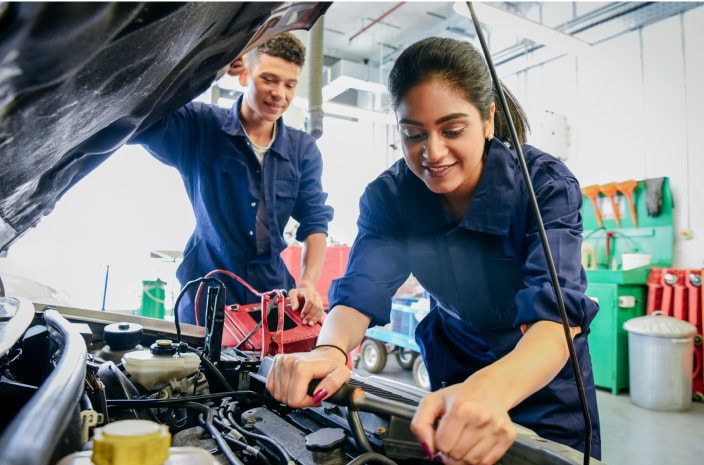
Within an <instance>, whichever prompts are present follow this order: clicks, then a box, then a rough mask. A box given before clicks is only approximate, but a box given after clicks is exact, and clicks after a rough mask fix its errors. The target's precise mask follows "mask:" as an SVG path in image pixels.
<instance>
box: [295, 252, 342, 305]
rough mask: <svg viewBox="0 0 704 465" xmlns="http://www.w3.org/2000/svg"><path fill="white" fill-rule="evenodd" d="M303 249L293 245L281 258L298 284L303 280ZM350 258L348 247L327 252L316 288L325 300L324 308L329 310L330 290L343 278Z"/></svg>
mask: <svg viewBox="0 0 704 465" xmlns="http://www.w3.org/2000/svg"><path fill="white" fill-rule="evenodd" d="M302 249H303V248H302V247H301V246H298V245H291V246H289V247H287V248H286V249H285V250H284V251H283V252H281V258H282V259H283V260H284V263H286V266H287V267H288V271H289V272H291V275H293V278H294V279H295V280H296V282H297V283H298V282H299V281H300V279H301V252H302ZM349 256H350V247H349V246H348V245H331V246H328V248H327V249H326V251H325V262H324V263H323V271H322V272H321V273H320V279H319V280H318V286H317V287H316V288H315V290H316V291H318V293H320V297H322V299H323V308H325V309H326V310H327V309H328V306H329V303H328V288H329V287H330V284H331V283H332V281H333V280H335V279H337V278H340V277H342V275H344V274H345V268H346V267H347V259H348V258H349Z"/></svg>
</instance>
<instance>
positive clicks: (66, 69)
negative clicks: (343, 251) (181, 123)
mask: <svg viewBox="0 0 704 465" xmlns="http://www.w3.org/2000/svg"><path fill="white" fill-rule="evenodd" d="M329 5H330V4H329V3H318V2H305V3H304V2H300V3H299V2H294V3H274V2H244V3H230V2H193V3H162V2H156V3H136V2H134V3H133V2H114V3H108V2H104V3H92V2H85V3H84V2H76V3H64V2H56V3H54V2H48V3H40V2H21V3H14V2H4V3H0V57H2V61H1V62H0V111H2V126H1V127H0V150H1V151H2V152H1V154H2V156H1V157H0V163H1V164H2V167H1V169H0V252H2V251H4V250H7V249H8V248H9V247H10V246H12V245H13V244H14V243H16V242H17V241H18V240H19V239H20V238H21V237H22V236H23V235H24V234H25V233H26V232H27V231H28V230H29V229H31V228H32V227H34V226H35V225H37V224H38V222H39V221H40V219H41V218H42V217H43V216H45V215H47V214H50V213H51V211H52V210H53V208H54V206H55V205H56V202H57V201H58V199H60V198H61V196H62V195H64V193H65V192H67V191H68V190H69V189H70V188H71V187H72V186H74V185H75V184H76V183H77V182H78V181H79V180H81V179H82V178H83V177H85V176H86V175H88V174H89V173H90V172H91V171H92V170H93V169H94V168H95V167H97V166H98V165H100V164H101V163H102V162H103V161H104V160H106V159H107V158H108V157H110V156H111V154H113V153H114V152H115V151H116V150H117V149H119V148H120V147H121V146H122V145H124V144H125V143H126V142H127V141H128V140H130V139H131V138H132V137H134V135H136V134H138V133H139V132H140V130H142V129H143V128H146V127H148V126H149V125H151V124H152V123H154V122H155V121H158V120H159V119H160V118H161V117H163V116H164V115H166V114H168V113H169V112H171V111H173V110H175V109H176V108H179V107H180V106H182V105H184V104H185V103H187V102H189V101H190V100H192V99H193V98H194V97H196V96H197V95H199V94H200V93H201V92H202V91H203V90H204V89H205V88H207V87H208V86H209V85H210V83H211V82H212V81H213V79H214V78H215V76H216V75H217V73H218V72H219V71H220V70H221V69H222V68H223V67H224V66H226V65H227V64H228V63H229V62H230V61H231V60H232V59H233V58H234V57H236V56H237V55H238V54H239V53H241V52H243V51H246V50H248V48H249V47H252V46H253V45H255V44H256V43H258V41H260V40H263V39H265V38H267V37H269V36H271V35H274V34H277V33H279V32H280V31H284V30H292V29H308V28H310V27H311V26H312V25H313V24H314V22H315V21H316V20H317V19H318V18H319V17H321V16H322V15H324V14H325V12H326V10H327V8H328V7H329ZM0 278H1V277H0ZM214 287H217V286H214ZM217 292H218V290H217V289H216V290H215V291H214V292H213V293H212V295H213V301H212V302H211V303H212V305H208V307H209V308H211V310H210V312H209V313H208V315H207V318H206V326H205V327H197V326H192V325H187V324H180V323H179V322H178V320H176V321H174V322H171V321H165V320H161V319H156V318H147V317H144V316H133V315H125V314H118V313H112V312H105V311H98V310H86V309H79V308H73V307H70V306H66V305H62V303H61V302H58V301H57V302H53V303H52V302H42V303H38V302H33V301H31V300H29V299H27V298H26V297H25V296H22V295H5V291H4V288H3V286H2V285H1V284H0V402H1V403H2V408H0V465H10V464H12V465H15V464H22V465H48V464H49V465H54V464H60V465H68V464H78V463H85V464H88V463H120V460H122V462H121V463H136V462H135V460H137V459H136V458H134V457H135V456H134V455H132V457H133V458H132V459H126V458H125V457H128V456H129V454H135V453H136V454H138V458H139V459H140V460H141V459H145V457H151V458H152V461H150V462H140V463H162V462H164V461H165V460H166V458H170V459H171V460H172V461H171V462H169V463H211V464H212V463H218V462H216V461H215V460H218V461H220V463H230V464H237V465H242V464H245V463H246V464H248V465H249V464H259V463H260V464H263V465H274V464H282V465H283V464H293V463H296V464H299V465H319V464H322V463H326V464H338V463H362V462H371V461H377V462H383V463H386V464H394V463H398V464H405V463H419V462H426V463H429V461H428V459H427V457H426V455H425V453H424V452H423V448H422V447H421V445H420V444H419V443H418V441H417V440H416V439H415V437H414V436H413V435H412V433H411V432H410V426H409V425H410V421H411V418H412V416H413V413H414V411H415V408H416V406H417V405H418V403H419V402H420V400H421V399H422V397H423V395H424V394H425V391H423V390H420V389H417V388H416V387H413V386H407V385H402V384H400V383H396V382H393V381H390V380H383V379H379V378H364V377H361V376H358V375H355V374H353V375H352V378H351V381H350V384H349V385H348V386H346V387H345V388H344V389H343V390H342V391H340V393H338V394H336V395H335V396H334V397H333V398H330V399H329V400H326V401H325V402H323V403H322V405H321V406H319V407H314V408H308V409H291V408H288V407H287V406H285V405H281V404H279V403H278V402H276V401H275V400H274V399H273V398H272V397H271V396H270V395H269V394H268V393H267V391H266V389H265V381H266V377H267V374H268V372H269V370H270V369H271V362H272V355H273V354H274V353H275V352H274V351H272V344H260V345H258V346H254V345H253V346H250V347H246V346H241V347H240V344H239V343H237V344H229V345H228V344H225V345H223V340H224V338H225V337H226V336H225V335H224V334H223V327H224V321H225V320H226V315H228V314H229V315H231V314H232V313H235V312H245V311H246V313H247V315H246V316H247V317H252V318H255V317H257V318H258V319H259V322H258V324H257V326H258V328H256V331H259V333H257V332H255V328H252V334H255V335H256V334H261V335H264V334H266V333H267V332H268V333H269V334H270V335H277V334H283V333H284V332H285V330H284V329H282V328H278V327H277V326H276V324H277V321H278V320H279V318H276V316H280V317H281V319H284V316H285V315H284V312H285V311H286V305H285V299H284V298H283V296H277V297H276V299H277V300H276V301H275V302H273V304H272V303H271V302H265V301H262V303H261V305H259V306H256V305H255V306H254V307H252V308H247V309H240V308H226V307H225V306H224V303H223V302H221V301H219V300H218V299H217V296H216V295H217ZM49 298H51V297H49ZM228 312H229V313H228ZM257 312H258V313H257ZM257 315H258V316H257ZM264 315H267V317H266V318H265V317H264ZM271 315H274V316H275V318H273V320H274V321H273V326H272V324H271V322H270V321H271V319H270V318H269V316H271ZM297 324H298V323H296V322H295V320H294V327H296V326H297ZM288 330H290V328H289V329H288ZM230 336H231V335H230ZM250 337H252V336H251V335H248V336H244V337H242V339H241V340H240V342H242V341H243V340H244V339H245V338H250ZM254 337H258V336H254ZM262 337H264V336H262ZM314 339H315V338H314V337H312V338H311V337H310V335H308V339H307V343H308V344H309V345H311V346H312V344H314ZM263 342H266V341H263ZM269 342H270V341H269ZM280 342H282V343H283V342H284V341H280ZM276 347H278V348H279V349H278V350H281V348H282V347H284V345H283V344H281V345H278V346H276ZM135 451H137V452H135ZM105 454H107V457H106V456H105ZM125 454H126V455H125ZM154 457H156V458H154ZM179 457H180V458H181V459H180V460H182V461H178V460H179ZM145 460H146V459H145ZM582 460H583V458H582V454H580V453H579V452H577V451H575V450H573V449H570V448H569V447H566V446H562V445H560V444H556V443H553V442H551V441H547V440H545V439H542V438H538V437H536V435H535V434H534V433H532V432H530V431H527V430H524V429H521V428H519V436H518V438H517V440H516V442H515V443H514V445H513V446H512V447H511V448H510V449H509V452H508V453H507V454H506V456H505V457H504V459H502V463H504V465H511V464H517V463H522V464H523V463H544V464H574V463H581V462H582ZM591 463H598V462H597V461H595V460H592V461H591Z"/></svg>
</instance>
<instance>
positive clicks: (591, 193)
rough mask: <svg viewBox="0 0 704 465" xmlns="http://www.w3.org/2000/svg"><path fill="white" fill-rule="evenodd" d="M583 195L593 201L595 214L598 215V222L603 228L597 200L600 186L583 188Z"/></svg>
mask: <svg viewBox="0 0 704 465" xmlns="http://www.w3.org/2000/svg"><path fill="white" fill-rule="evenodd" d="M582 194H584V195H585V196H587V197H588V198H589V199H591V201H592V205H594V212H595V213H596V221H597V222H598V223H599V227H600V228H603V227H604V226H603V225H602V224H601V212H600V211H599V206H598V205H597V204H596V198H597V197H598V196H599V186H597V185H596V184H594V185H593V186H587V187H583V188H582Z"/></svg>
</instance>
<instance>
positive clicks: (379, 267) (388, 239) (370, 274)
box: [328, 177, 410, 326]
mask: <svg viewBox="0 0 704 465" xmlns="http://www.w3.org/2000/svg"><path fill="white" fill-rule="evenodd" d="M394 190H395V186H394V185H393V183H392V182H390V181H389V180H388V179H386V180H385V179H384V178H383V177H382V178H379V179H377V180H376V181H374V182H373V183H372V184H370V185H369V186H368V187H367V189H366V191H365V193H364V195H363V196H362V198H361V200H360V202H359V212H360V213H359V219H358V221H357V227H358V233H357V237H356V239H355V241H354V244H353V246H352V249H351V250H350V256H349V260H348V262H347V269H346V271H345V275H344V276H343V277H342V278H340V279H336V280H335V281H333V282H332V284H331V286H330V289H329V290H328V300H329V302H330V307H331V308H332V307H334V306H335V305H346V306H349V307H352V308H354V309H356V310H358V311H360V312H362V313H364V314H366V315H367V316H369V317H370V318H371V319H372V321H371V323H370V325H371V326H374V325H384V324H386V323H388V322H389V320H390V314H391V299H392V297H393V295H394V294H395V293H396V291H397V290H398V288H399V287H400V286H401V284H403V282H404V281H405V280H406V279H407V278H408V276H409V274H410V271H409V265H408V252H407V245H406V244H407V241H406V239H405V233H404V232H403V231H402V229H403V228H402V226H401V225H402V221H401V215H400V209H399V205H398V203H396V204H393V205H392V202H388V199H390V198H397V196H396V195H395V194H394V193H393V191H394ZM385 199H386V201H385Z"/></svg>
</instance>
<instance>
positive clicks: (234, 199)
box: [132, 33, 333, 325]
mask: <svg viewBox="0 0 704 465" xmlns="http://www.w3.org/2000/svg"><path fill="white" fill-rule="evenodd" d="M304 58H305V48H304V47H303V44H302V43H301V42H300V41H299V40H298V39H297V38H296V37H295V36H293V35H292V34H290V33H285V34H281V35H279V36H277V37H274V38H272V39H269V40H268V41H267V42H265V43H264V44H261V45H259V46H258V47H257V48H256V49H254V50H252V51H251V52H249V54H248V56H247V58H246V60H245V62H244V64H243V63H242V60H236V61H234V62H233V63H232V65H231V66H230V68H229V70H228V74H231V75H233V76H237V75H239V81H240V83H241V85H242V86H243V87H244V88H245V90H244V93H243V95H241V96H240V97H239V98H238V100H237V101H236V102H235V104H234V105H233V106H232V108H231V109H225V108H221V107H218V106H215V105H207V104H204V103H199V102H191V103H189V104H187V105H185V106H184V107H183V108H181V109H179V110H177V111H175V112H174V113H172V114H170V115H168V116H167V117H165V118H164V119H163V120H162V121H160V122H159V123H157V124H155V125H154V126H152V127H151V128H149V129H147V130H146V131H144V132H142V133H141V134H139V135H138V137H136V138H135V139H134V140H132V143H139V144H142V145H143V146H144V148H145V149H147V150H148V151H149V152H150V153H151V154H152V155H154V156H155V157H156V158H157V159H158V160H160V161H161V162H163V163H165V164H167V165H169V166H173V167H175V168H176V169H178V171H179V173H180V174H181V177H182V178H183V182H184V185H185V187H186V191H187V193H188V197H189V199H190V201H191V204H192V205H193V209H194V213H195V217H196V227H195V230H194V232H193V235H192V236H191V238H190V239H189V240H188V243H187V244H186V248H185V250H184V257H183V262H182V263H181V265H180V266H179V268H178V270H177V277H178V279H179V281H180V283H181V285H182V286H184V285H185V284H186V283H187V282H189V281H192V280H194V279H196V278H199V277H203V276H205V275H207V274H208V273H210V272H211V271H214V270H225V271H228V272H230V273H234V274H235V275H237V276H239V277H240V278H242V279H243V280H244V281H246V282H247V283H248V284H249V285H250V286H251V287H253V288H254V289H255V290H257V291H260V292H265V291H270V290H273V289H287V290H290V292H289V296H290V297H291V302H292V307H293V308H294V309H296V308H299V306H300V307H301V312H302V318H303V321H304V323H306V324H310V325H312V324H314V323H315V322H317V321H318V320H319V319H320V318H321V317H322V315H323V306H322V299H321V297H320V295H319V294H318V292H317V291H316V290H315V287H316V285H317V282H318V279H319V277H320V273H321V270H322V266H323V260H324V257H325V249H326V237H327V230H328V223H329V222H330V221H331V220H332V217H333V209H332V207H330V206H328V205H326V204H325V202H326V199H327V194H326V193H325V192H323V189H322V183H321V175H322V169H323V162H322V157H321V154H320V151H319V150H318V148H317V146H316V143H315V139H313V137H312V136H310V135H309V134H307V133H305V132H302V131H298V130H295V129H293V128H291V127H288V126H286V125H284V123H283V118H282V117H281V115H282V114H283V113H284V111H286V109H287V108H288V106H289V105H290V104H291V100H292V99H293V96H294V92H295V89H296V84H297V82H298V77H299V75H300V73H301V68H302V66H303V62H304ZM289 218H293V219H295V220H296V221H297V222H298V223H299V226H298V229H297V231H296V239H297V240H299V241H301V242H303V243H304V246H303V256H302V270H301V279H300V282H299V283H298V285H296V283H295V280H294V278H293V277H292V276H291V274H290V272H289V271H288V269H287V267H286V264H285V263H284V261H283V260H282V259H281V255H280V254H281V252H282V251H283V250H284V249H285V248H286V247H287V244H286V241H285V240H284V237H283V232H284V228H285V226H286V223H287V222H288V220H289ZM214 277H216V278H218V279H220V280H222V281H223V282H224V283H225V285H226V287H227V293H226V296H227V300H226V302H227V303H228V304H233V303H239V304H248V303H255V302H259V301H260V299H261V298H260V297H258V296H256V295H255V294H254V293H252V292H251V291H250V290H248V289H246V288H245V287H244V286H243V285H242V284H240V283H239V282H237V280H235V279H233V278H232V277H230V276H229V273H219V274H217V275H216V276H214ZM192 287H193V289H190V290H189V292H187V293H186V294H185V295H184V296H183V298H182V300H181V303H180V304H179V308H178V312H179V320H180V321H182V322H185V323H196V322H197V323H199V324H201V325H203V324H204V317H203V314H204V301H205V293H203V295H202V296H201V299H200V302H199V306H200V309H199V315H198V319H197V320H196V313H195V307H194V303H195V294H196V290H197V286H192Z"/></svg>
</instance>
